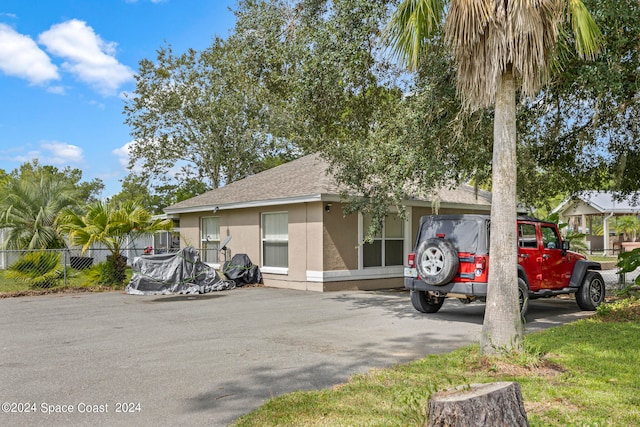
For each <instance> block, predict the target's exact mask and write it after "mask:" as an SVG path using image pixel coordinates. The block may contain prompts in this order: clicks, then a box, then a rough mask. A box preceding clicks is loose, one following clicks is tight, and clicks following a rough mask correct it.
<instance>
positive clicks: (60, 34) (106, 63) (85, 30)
mask: <svg viewBox="0 0 640 427" xmlns="http://www.w3.org/2000/svg"><path fill="white" fill-rule="evenodd" d="M38 42H40V43H41V44H43V45H44V46H45V47H46V49H47V51H48V52H49V53H51V54H52V55H56V56H59V57H61V58H64V59H65V60H66V62H64V63H63V64H62V67H63V68H64V69H65V70H67V71H69V72H70V73H72V74H74V75H75V76H77V77H78V78H79V79H80V80H81V81H83V82H85V83H88V84H90V85H92V86H94V87H95V88H96V89H97V90H98V91H99V92H101V93H103V94H105V95H113V94H115V93H116V92H117V90H118V88H119V87H120V86H121V85H122V84H124V83H126V82H128V81H130V80H132V79H133V71H132V70H131V68H129V67H128V66H126V65H124V64H121V63H120V62H118V60H117V59H116V58H115V57H114V54H115V50H116V46H117V44H116V43H113V42H105V41H104V40H102V38H101V37H100V36H99V35H97V34H96V33H95V32H94V31H93V28H91V27H89V26H88V25H87V24H86V22H83V21H80V20H77V19H72V20H69V21H66V22H63V23H61V24H56V25H53V26H52V27H51V28H50V29H49V30H47V31H45V32H43V33H42V34H40V36H39V37H38Z"/></svg>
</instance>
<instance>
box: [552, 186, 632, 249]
mask: <svg viewBox="0 0 640 427" xmlns="http://www.w3.org/2000/svg"><path fill="white" fill-rule="evenodd" d="M638 196H640V194H631V195H629V196H627V197H624V198H622V199H620V198H617V197H616V196H615V194H614V193H612V192H607V191H586V192H583V193H580V194H576V195H574V196H571V197H568V198H566V199H565V200H564V201H563V202H562V203H560V205H558V206H557V207H556V208H555V209H554V210H553V211H552V212H553V213H558V214H559V217H560V221H561V222H565V223H567V224H568V225H569V229H570V230H573V231H576V232H580V233H584V234H586V239H587V244H588V245H589V249H590V250H591V251H592V252H600V251H602V252H607V253H609V254H614V253H616V252H618V251H620V250H621V249H622V244H623V243H621V242H620V237H619V236H617V235H616V233H615V230H614V228H613V227H612V226H611V223H612V221H613V220H614V219H615V217H619V216H625V215H634V216H638V214H640V205H638V202H636V200H638V201H640V197H638Z"/></svg>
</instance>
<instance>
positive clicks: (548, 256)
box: [542, 254, 551, 259]
mask: <svg viewBox="0 0 640 427" xmlns="http://www.w3.org/2000/svg"><path fill="white" fill-rule="evenodd" d="M549 258H551V256H550V255H548V254H544V255H542V259H549Z"/></svg>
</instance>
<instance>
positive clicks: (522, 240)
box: [518, 223, 538, 249]
mask: <svg viewBox="0 0 640 427" xmlns="http://www.w3.org/2000/svg"><path fill="white" fill-rule="evenodd" d="M518 237H519V239H518V242H519V244H520V247H521V248H532V249H535V248H537V247H538V239H537V238H536V226H535V225H533V224H526V223H523V224H519V225H518Z"/></svg>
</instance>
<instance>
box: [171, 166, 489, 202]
mask: <svg viewBox="0 0 640 427" xmlns="http://www.w3.org/2000/svg"><path fill="white" fill-rule="evenodd" d="M327 167H328V165H327V163H326V162H325V161H324V160H322V158H321V157H320V156H319V155H317V154H310V155H308V156H304V157H301V158H299V159H297V160H293V161H291V162H288V163H285V164H283V165H280V166H277V167H275V168H272V169H269V170H266V171H264V172H260V173H258V174H255V175H251V176H249V177H247V178H244V179H241V180H239V181H236V182H233V183H231V184H229V185H225V186H224V187H221V188H217V189H214V190H211V191H208V192H206V193H204V194H201V195H199V196H196V197H192V198H191V199H187V200H184V201H182V202H179V203H176V204H174V205H171V206H169V207H167V208H165V212H166V213H168V214H173V213H185V212H196V211H201V210H206V209H214V208H216V207H218V208H220V209H225V208H226V209H231V208H242V207H250V206H268V205H275V204H285V203H295V202H299V203H302V202H310V201H321V200H334V201H336V200H339V199H338V197H339V194H340V187H339V186H338V184H337V183H336V181H335V179H334V178H333V177H332V176H331V175H330V174H328V173H327ZM438 194H439V197H440V204H441V206H442V207H445V205H448V204H453V205H480V206H490V204H491V195H490V193H488V192H486V191H482V190H479V191H478V194H477V197H476V192H475V190H474V189H473V188H471V187H470V186H468V185H462V186H460V187H458V188H456V189H454V190H449V189H443V190H441V191H439V192H438ZM412 200H413V201H414V202H419V201H423V202H426V201H427V200H425V199H424V198H422V199H412Z"/></svg>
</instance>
